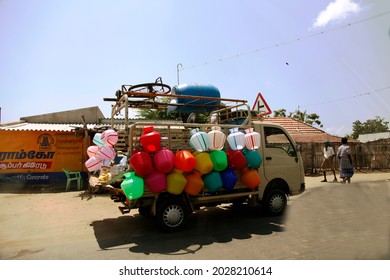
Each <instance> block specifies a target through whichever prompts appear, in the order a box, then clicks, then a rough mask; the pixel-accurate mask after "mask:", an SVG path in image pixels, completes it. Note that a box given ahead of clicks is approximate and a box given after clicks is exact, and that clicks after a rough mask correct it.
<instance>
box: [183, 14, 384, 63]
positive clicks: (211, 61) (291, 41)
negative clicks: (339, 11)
mask: <svg viewBox="0 0 390 280" xmlns="http://www.w3.org/2000/svg"><path fill="white" fill-rule="evenodd" d="M387 14H390V11H386V12H383V13H381V14H377V15H375V16H372V17H369V18H365V19H362V20H359V21H355V22H353V23H348V24H345V25H341V26H339V27H335V28H332V29H329V30H325V31H321V32H317V33H313V34H310V35H306V36H301V37H298V38H296V39H291V40H287V41H284V42H280V43H276V44H273V45H270V46H267V47H262V48H258V49H255V50H251V51H247V52H243V53H239V54H235V55H230V56H227V57H223V58H219V59H215V60H210V61H206V62H204V63H201V64H196V65H192V66H190V67H188V68H186V67H181V69H179V70H178V71H184V70H187V69H190V68H191V69H194V68H197V67H200V66H207V65H209V64H215V63H219V62H222V61H225V60H230V59H234V58H239V57H242V56H247V55H251V54H254V53H259V52H262V51H265V50H268V49H273V48H277V47H280V46H286V45H289V44H293V43H296V42H299V41H303V40H307V39H311V38H313V37H317V36H320V35H324V34H327V33H331V32H335V31H338V30H341V29H344V28H347V27H351V26H354V25H357V24H361V23H364V22H367V21H371V20H374V19H376V18H379V17H382V16H385V15H387Z"/></svg>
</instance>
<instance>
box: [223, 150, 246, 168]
mask: <svg viewBox="0 0 390 280" xmlns="http://www.w3.org/2000/svg"><path fill="white" fill-rule="evenodd" d="M226 154H227V158H228V165H229V166H230V167H232V168H234V169H236V170H241V169H243V168H244V167H246V164H247V160H246V157H245V156H244V154H243V152H242V150H237V151H233V150H229V151H228V152H226Z"/></svg>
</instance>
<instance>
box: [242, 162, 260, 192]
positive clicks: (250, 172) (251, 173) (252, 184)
mask: <svg viewBox="0 0 390 280" xmlns="http://www.w3.org/2000/svg"><path fill="white" fill-rule="evenodd" d="M241 182H242V183H243V184H244V185H245V186H247V187H248V188H251V189H254V188H256V187H258V186H259V185H260V175H259V173H258V172H257V170H255V169H250V168H248V167H246V168H244V169H243V171H242V174H241Z"/></svg>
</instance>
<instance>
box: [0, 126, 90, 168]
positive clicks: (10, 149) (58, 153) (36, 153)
mask: <svg viewBox="0 0 390 280" xmlns="http://www.w3.org/2000/svg"><path fill="white" fill-rule="evenodd" d="M84 151H85V149H84V148H83V138H81V137H77V136H76V135H75V134H74V132H58V131H23V130H20V131H19V130H18V131H12V130H0V173H25V172H28V173H34V172H37V173H46V172H62V168H68V169H71V170H75V171H83V170H84V166H83V162H84V157H85V155H84V154H85V152H84Z"/></svg>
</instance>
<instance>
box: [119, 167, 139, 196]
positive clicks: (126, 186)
mask: <svg viewBox="0 0 390 280" xmlns="http://www.w3.org/2000/svg"><path fill="white" fill-rule="evenodd" d="M124 176H125V179H124V180H123V182H122V183H121V188H122V190H123V192H124V193H125V195H126V197H127V198H128V199H130V200H134V199H137V198H140V197H141V196H142V195H143V194H144V179H142V178H141V177H138V176H137V175H135V173H134V172H129V173H125V174H124Z"/></svg>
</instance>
